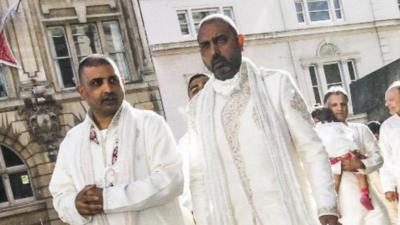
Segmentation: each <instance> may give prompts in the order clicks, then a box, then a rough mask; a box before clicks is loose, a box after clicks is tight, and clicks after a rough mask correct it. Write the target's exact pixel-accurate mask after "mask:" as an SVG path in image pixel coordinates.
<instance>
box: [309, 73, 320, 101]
mask: <svg viewBox="0 0 400 225" xmlns="http://www.w3.org/2000/svg"><path fill="white" fill-rule="evenodd" d="M308 69H309V72H310V78H311V84H312V89H313V93H314V97H315V103H321V95H320V93H319V82H318V78H317V67H316V66H310V67H309V68H308Z"/></svg>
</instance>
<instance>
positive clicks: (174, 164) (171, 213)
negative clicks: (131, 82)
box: [49, 101, 183, 225]
mask: <svg viewBox="0 0 400 225" xmlns="http://www.w3.org/2000/svg"><path fill="white" fill-rule="evenodd" d="M115 151H117V154H116V152H115ZM88 184H96V185H97V186H99V187H101V188H103V208H104V214H100V215H96V216H93V217H86V216H85V217H84V216H81V215H80V214H79V213H78V211H77V209H76V207H75V203H74V200H75V197H76V195H77V193H78V192H79V191H81V190H82V188H83V187H84V186H85V185H88ZM182 186H183V175H182V172H181V159H180V157H179V155H178V153H177V151H176V146H175V141H174V138H173V136H172V134H171V132H170V130H169V128H168V126H167V124H166V123H165V121H164V120H163V118H162V117H160V116H159V115H157V114H156V113H154V112H150V111H145V110H138V109H134V108H133V107H131V106H130V105H129V103H127V102H125V101H124V102H123V104H122V106H121V108H120V110H119V111H118V112H117V113H116V115H115V116H114V118H113V120H112V122H111V124H110V125H109V127H108V128H107V129H106V130H102V131H100V130H99V129H98V128H97V127H96V124H95V123H94V122H93V121H92V119H91V118H90V117H89V116H88V115H87V116H86V119H85V120H84V121H83V122H82V123H81V124H79V125H78V126H76V127H74V128H72V129H71V130H70V131H69V132H68V133H67V135H66V137H65V139H64V140H63V142H62V143H61V145H60V150H59V154H58V159H57V163H56V166H55V169H54V173H53V176H52V179H51V181H50V186H49V188H50V192H51V194H52V195H53V198H54V199H53V203H54V208H55V209H56V211H57V212H58V214H59V217H60V218H61V220H63V221H64V222H66V223H69V224H73V225H80V224H94V225H108V224H112V225H113V224H118V225H132V224H134V225H183V220H182V215H181V211H180V207H179V202H178V200H177V196H178V195H179V194H180V193H181V192H182Z"/></svg>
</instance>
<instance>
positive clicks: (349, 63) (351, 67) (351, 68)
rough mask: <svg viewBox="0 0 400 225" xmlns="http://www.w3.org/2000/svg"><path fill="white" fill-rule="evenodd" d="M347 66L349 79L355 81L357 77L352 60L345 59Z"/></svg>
mask: <svg viewBox="0 0 400 225" xmlns="http://www.w3.org/2000/svg"><path fill="white" fill-rule="evenodd" d="M347 68H348V69H349V76H350V80H351V81H355V80H356V79H357V76H356V70H355V68H354V61H353V60H349V61H347Z"/></svg>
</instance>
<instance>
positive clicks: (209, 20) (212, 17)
mask: <svg viewBox="0 0 400 225" xmlns="http://www.w3.org/2000/svg"><path fill="white" fill-rule="evenodd" d="M215 21H220V22H222V23H225V24H227V25H228V27H229V29H230V30H231V32H232V34H233V35H234V36H237V35H238V34H239V31H238V29H237V27H236V25H235V23H234V22H233V20H232V19H231V18H229V17H227V16H225V15H222V14H211V15H208V16H206V17H205V18H204V19H203V20H201V22H200V25H199V33H200V30H201V28H202V27H203V26H204V25H205V24H208V23H212V22H215ZM199 33H198V34H197V39H199Z"/></svg>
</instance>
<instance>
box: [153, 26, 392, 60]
mask: <svg viewBox="0 0 400 225" xmlns="http://www.w3.org/2000/svg"><path fill="white" fill-rule="evenodd" d="M397 26H400V19H390V20H379V21H374V22H364V23H354V24H340V25H337V24H335V25H332V26H318V27H315V26H314V27H310V26H307V27H305V28H301V29H291V30H285V31H274V32H267V33H258V34H247V35H246V43H247V44H248V45H257V44H265V43H272V42H277V41H283V40H296V39H299V40H301V39H304V38H305V37H311V36H321V35H323V36H326V35H327V34H329V33H343V32H346V33H349V32H355V33H363V32H371V31H373V32H375V31H376V29H390V28H391V27H397ZM150 49H151V51H152V53H153V56H160V55H175V54H181V53H189V52H196V51H198V45H197V41H196V40H190V41H182V42H171V43H162V44H153V45H150Z"/></svg>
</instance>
